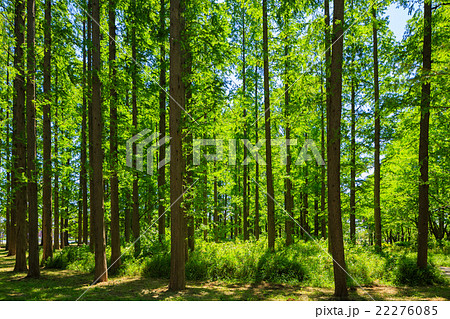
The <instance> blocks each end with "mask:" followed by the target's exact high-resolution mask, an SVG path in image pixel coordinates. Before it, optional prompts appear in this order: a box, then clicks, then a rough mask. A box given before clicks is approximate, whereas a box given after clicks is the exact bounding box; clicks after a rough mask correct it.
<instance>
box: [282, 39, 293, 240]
mask: <svg viewBox="0 0 450 319" xmlns="http://www.w3.org/2000/svg"><path fill="white" fill-rule="evenodd" d="M288 54H289V47H288V45H287V44H286V45H285V46H284V56H285V59H286V60H285V62H284V72H285V77H286V79H285V83H284V109H285V110H284V112H285V118H286V178H285V179H284V185H285V188H286V193H285V199H284V202H285V207H286V212H287V213H288V216H286V217H285V221H286V225H285V228H286V246H289V245H291V244H293V242H294V239H293V236H292V235H293V234H292V231H293V228H294V221H293V220H292V219H293V218H294V212H293V208H294V198H293V197H292V180H291V162H292V159H291V145H290V143H289V140H290V139H291V123H290V117H289V116H290V109H289V108H290V105H289V103H290V94H289V80H288V79H289V64H288Z"/></svg>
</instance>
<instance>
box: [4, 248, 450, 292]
mask: <svg viewBox="0 0 450 319" xmlns="http://www.w3.org/2000/svg"><path fill="white" fill-rule="evenodd" d="M14 260H15V259H14V257H7V256H6V252H5V251H4V249H2V250H1V251H0V300H77V299H79V297H80V296H81V295H83V296H82V297H81V298H80V300H305V301H306V300H319V301H320V300H333V298H332V295H333V291H332V289H329V288H316V287H304V286H301V285H287V284H269V283H260V284H239V283H227V282H218V281H217V282H216V281H215V282H195V281H188V282H187V285H186V288H187V289H186V290H185V291H183V292H178V293H174V292H170V291H168V289H167V285H168V280H161V279H152V278H147V277H140V276H137V277H111V278H109V281H108V282H107V283H100V284H97V285H95V286H92V287H90V283H91V282H92V280H93V275H92V274H88V273H83V272H78V271H75V270H60V269H45V268H41V278H40V279H29V278H26V273H14V272H13V269H14ZM86 290H87V291H86ZM369 295H370V296H372V297H373V299H375V300H450V287H449V286H448V285H445V286H432V287H390V286H367V287H363V288H352V289H351V290H350V299H351V300H371V297H370V296H369Z"/></svg>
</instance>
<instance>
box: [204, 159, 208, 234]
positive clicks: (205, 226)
mask: <svg viewBox="0 0 450 319" xmlns="http://www.w3.org/2000/svg"><path fill="white" fill-rule="evenodd" d="M203 161H204V163H203V165H204V166H205V168H204V171H203V227H204V230H203V240H204V241H208V162H206V160H203Z"/></svg>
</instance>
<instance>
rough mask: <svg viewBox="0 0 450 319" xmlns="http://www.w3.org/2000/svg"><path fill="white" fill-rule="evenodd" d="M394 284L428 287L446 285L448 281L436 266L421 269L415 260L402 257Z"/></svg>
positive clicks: (396, 270)
mask: <svg viewBox="0 0 450 319" xmlns="http://www.w3.org/2000/svg"><path fill="white" fill-rule="evenodd" d="M394 282H395V283H396V284H399V285H407V286H428V285H434V284H444V283H445V282H446V280H445V278H444V277H443V275H442V273H441V272H440V271H439V269H438V268H437V267H435V266H434V265H428V267H427V268H425V269H420V268H418V267H417V264H416V261H415V259H412V258H408V257H406V256H402V257H401V258H400V259H399V260H398V262H397V265H396V267H395V270H394Z"/></svg>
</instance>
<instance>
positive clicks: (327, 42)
mask: <svg viewBox="0 0 450 319" xmlns="http://www.w3.org/2000/svg"><path fill="white" fill-rule="evenodd" d="M324 7H325V32H324V33H325V105H326V108H325V110H326V111H328V109H329V108H330V103H331V49H332V48H331V35H330V0H324ZM324 113H325V112H322V121H321V124H322V158H323V160H324V161H325V145H328V142H326V141H325V119H324ZM325 173H326V167H325V166H322V191H321V196H322V201H321V210H322V213H323V215H322V236H323V237H324V238H325V236H326V232H327V224H328V221H327V214H326V212H325V198H326V189H325ZM327 175H328V173H327ZM328 235H329V234H328ZM327 237H328V252H329V253H331V244H332V243H331V240H330V236H327Z"/></svg>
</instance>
